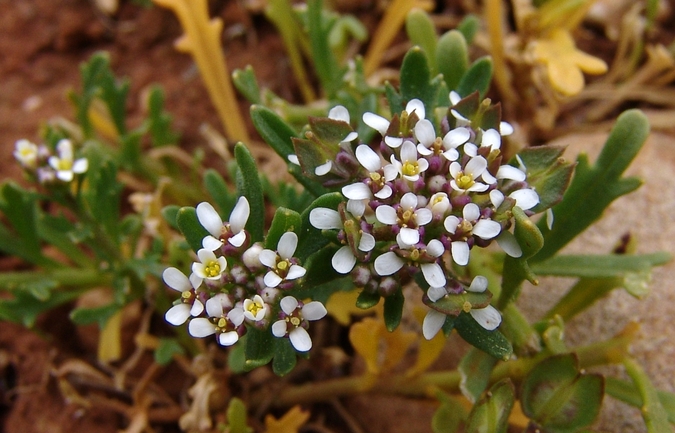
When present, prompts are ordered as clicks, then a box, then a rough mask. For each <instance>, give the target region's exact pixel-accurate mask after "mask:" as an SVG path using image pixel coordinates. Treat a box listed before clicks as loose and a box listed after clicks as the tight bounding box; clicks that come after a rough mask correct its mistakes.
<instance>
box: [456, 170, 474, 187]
mask: <svg viewBox="0 0 675 433" xmlns="http://www.w3.org/2000/svg"><path fill="white" fill-rule="evenodd" d="M455 182H457V186H458V187H459V188H461V189H469V188H471V187H472V186H473V184H474V183H475V182H474V181H473V176H471V175H470V174H465V173H464V172H460V173H459V174H458V175H457V177H456V178H455Z"/></svg>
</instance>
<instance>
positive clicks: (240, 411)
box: [226, 397, 252, 433]
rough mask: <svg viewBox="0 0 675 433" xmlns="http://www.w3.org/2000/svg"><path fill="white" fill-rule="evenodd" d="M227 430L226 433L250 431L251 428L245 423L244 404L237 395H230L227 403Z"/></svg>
mask: <svg viewBox="0 0 675 433" xmlns="http://www.w3.org/2000/svg"><path fill="white" fill-rule="evenodd" d="M226 415H227V430H226V431H227V432H228V433H250V432H251V431H252V430H251V429H250V428H249V427H248V424H247V419H248V415H247V411H246V405H245V404H244V402H243V401H241V400H240V399H238V398H237V397H232V398H231V399H230V403H229V404H228V405H227V412H226Z"/></svg>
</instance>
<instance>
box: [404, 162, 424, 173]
mask: <svg viewBox="0 0 675 433" xmlns="http://www.w3.org/2000/svg"><path fill="white" fill-rule="evenodd" d="M401 171H402V172H403V175H404V176H414V175H416V174H419V173H420V169H419V164H417V161H412V162H410V161H406V162H405V163H404V164H403V168H402V169H401Z"/></svg>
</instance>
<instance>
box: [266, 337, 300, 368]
mask: <svg viewBox="0 0 675 433" xmlns="http://www.w3.org/2000/svg"><path fill="white" fill-rule="evenodd" d="M296 362H297V356H296V352H295V349H294V348H293V345H291V340H289V339H288V338H275V339H274V359H273V360H272V370H273V371H274V374H276V375H277V376H285V375H287V374H288V373H290V372H291V371H293V369H294V368H295V364H296Z"/></svg>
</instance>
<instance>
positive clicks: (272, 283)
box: [263, 271, 283, 287]
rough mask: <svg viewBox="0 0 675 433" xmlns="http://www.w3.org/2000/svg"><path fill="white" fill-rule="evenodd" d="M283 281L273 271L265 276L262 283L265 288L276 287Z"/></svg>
mask: <svg viewBox="0 0 675 433" xmlns="http://www.w3.org/2000/svg"><path fill="white" fill-rule="evenodd" d="M282 281H283V279H282V278H281V277H280V276H279V275H277V274H276V273H275V272H274V271H269V272H268V273H266V274H265V277H264V278H263V282H264V283H265V285H266V286H267V287H276V286H278V285H279V284H281V282H282Z"/></svg>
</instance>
